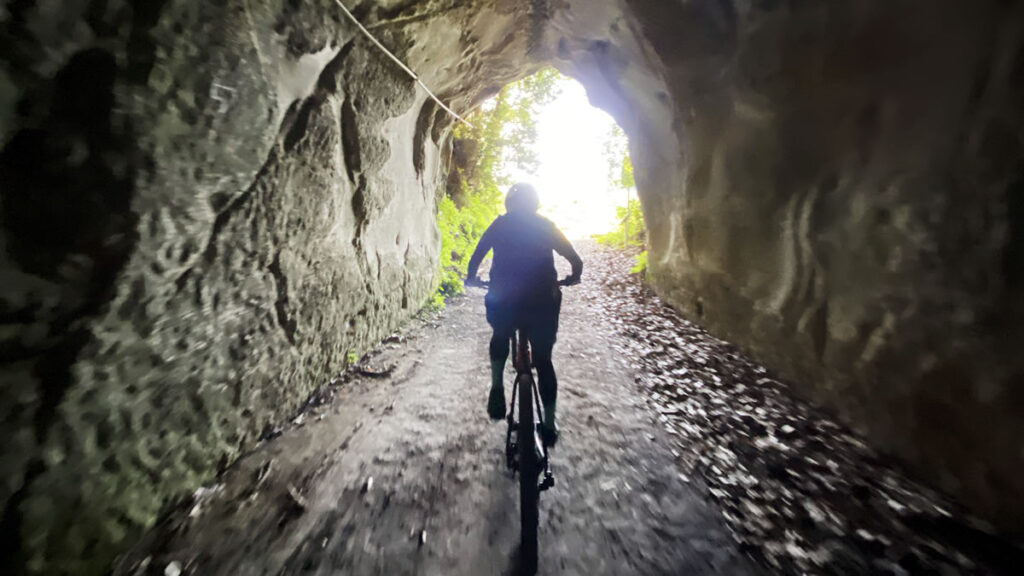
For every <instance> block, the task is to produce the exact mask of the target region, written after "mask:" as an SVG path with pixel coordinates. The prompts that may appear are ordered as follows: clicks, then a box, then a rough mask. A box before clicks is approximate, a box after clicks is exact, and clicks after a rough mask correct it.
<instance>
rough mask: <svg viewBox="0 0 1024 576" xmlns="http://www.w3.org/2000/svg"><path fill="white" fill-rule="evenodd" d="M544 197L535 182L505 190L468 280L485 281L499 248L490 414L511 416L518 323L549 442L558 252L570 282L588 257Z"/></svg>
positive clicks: (491, 292) (490, 296)
mask: <svg viewBox="0 0 1024 576" xmlns="http://www.w3.org/2000/svg"><path fill="white" fill-rule="evenodd" d="M539 206H540V201H539V199H538V197H537V191H536V190H535V189H534V188H533V186H531V185H529V184H524V183H519V184H515V185H513V186H512V187H511V188H509V191H508V193H507V194H506V195H505V212H506V213H505V214H503V215H501V216H498V217H497V218H496V219H495V220H494V222H492V223H491V225H490V226H489V227H488V228H487V230H486V231H485V232H484V234H483V236H481V237H480V242H479V243H477V246H476V250H474V251H473V256H472V257H471V258H470V259H469V268H468V270H467V274H466V284H467V285H469V286H472V285H480V284H481V281H480V279H479V278H478V277H477V270H478V268H479V267H480V262H481V261H482V260H483V258H484V256H486V255H487V252H489V251H490V250H492V249H493V250H494V261H493V263H492V264H491V273H490V276H491V279H490V288H489V289H488V291H487V296H486V298H485V299H484V303H485V304H486V308H487V322H488V324H490V325H491V327H492V328H493V329H494V334H493V335H492V336H491V345H490V356H491V392H490V395H489V397H488V401H487V413H488V414H489V415H490V417H491V418H492V419H494V420H501V419H502V418H504V417H505V411H506V410H507V405H506V404H505V386H504V381H503V378H502V376H503V373H504V371H505V361H506V360H507V359H508V352H509V339H510V338H511V337H512V333H513V332H514V331H515V329H516V328H517V327H518V326H523V327H525V328H526V333H527V335H528V337H529V340H530V345H531V347H532V350H533V363H534V365H535V366H536V367H537V376H538V387H539V388H540V397H541V402H542V403H543V404H544V426H543V427H542V428H541V435H542V437H543V440H544V442H545V443H546V444H547V445H549V446H550V445H553V444H554V443H555V442H556V441H557V440H558V426H557V425H556V424H555V401H556V399H557V396H558V379H557V378H556V377H555V368H554V366H553V365H552V364H551V350H552V348H553V347H554V345H555V334H556V333H557V332H558V313H559V311H560V310H561V307H562V291H561V290H560V289H559V287H558V276H557V272H556V271H555V260H554V256H553V254H552V252H557V253H558V254H559V255H561V256H562V257H563V258H565V259H566V260H568V261H569V263H570V264H571V265H572V274H571V275H570V276H569V277H568V278H567V279H566V284H567V285H572V284H578V283H579V281H580V275H581V274H582V273H583V261H582V260H580V257H579V254H577V253H576V250H575V249H573V247H572V244H570V243H569V241H568V240H566V238H565V235H564V234H562V232H561V231H560V230H559V229H558V228H557V227H556V226H555V225H554V224H553V223H552V222H551V221H550V220H548V219H547V218H544V217H543V216H541V215H539V214H537V209H538V207H539Z"/></svg>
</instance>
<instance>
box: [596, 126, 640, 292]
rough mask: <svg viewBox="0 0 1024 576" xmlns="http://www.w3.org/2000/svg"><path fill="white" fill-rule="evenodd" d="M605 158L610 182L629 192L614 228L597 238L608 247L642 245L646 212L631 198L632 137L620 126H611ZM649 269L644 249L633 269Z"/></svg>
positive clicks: (616, 211)
mask: <svg viewBox="0 0 1024 576" xmlns="http://www.w3.org/2000/svg"><path fill="white" fill-rule="evenodd" d="M605 158H606V160H607V162H608V181H609V183H610V184H611V186H612V187H613V188H618V189H619V190H622V191H624V192H625V193H626V205H625V206H619V207H618V208H616V209H615V218H616V225H615V228H613V229H612V230H611V231H609V232H608V233H606V234H598V235H596V236H594V237H595V238H596V239H597V241H598V242H600V243H601V244H604V245H606V246H613V247H624V246H640V247H643V246H644V243H645V242H646V239H647V229H646V227H645V225H644V215H643V212H642V211H641V210H640V201H639V200H638V199H634V198H630V192H631V191H632V190H633V189H634V188H636V181H635V180H634V179H633V161H632V160H631V159H630V157H629V140H628V139H627V138H626V134H625V133H624V132H623V131H622V129H621V128H619V127H618V126H615V127H614V128H613V129H612V132H611V134H609V135H608V140H607V141H606V142H605ZM641 257H642V258H643V260H642V262H641ZM646 268H647V252H646V251H644V252H643V253H641V254H640V256H637V266H636V267H634V269H633V271H634V272H639V271H642V270H643V269H646Z"/></svg>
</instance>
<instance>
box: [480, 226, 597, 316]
mask: <svg viewBox="0 0 1024 576" xmlns="http://www.w3.org/2000/svg"><path fill="white" fill-rule="evenodd" d="M492 249H493V250H494V262H493V264H492V265H491V285H490V290H489V291H488V294H487V300H488V302H489V303H500V304H505V303H508V304H512V303H517V302H528V301H533V300H536V299H543V298H546V297H547V296H549V295H551V294H552V293H553V292H557V290H556V288H557V283H558V273H557V272H556V270H555V259H554V252H557V253H558V254H559V255H561V256H562V257H563V258H565V259H566V260H568V261H569V263H570V264H571V265H572V276H573V277H574V278H576V279H578V278H579V276H580V274H581V273H582V272H583V261H582V260H580V257H579V255H578V254H577V253H576V250H575V249H573V247H572V244H570V243H569V241H568V240H566V238H565V235H564V234H562V232H561V231H560V230H559V229H558V228H557V227H555V225H554V223H552V222H551V221H550V220H548V219H547V218H544V217H543V216H540V215H538V214H535V213H527V214H517V213H511V214H504V215H502V216H498V217H497V218H496V219H495V220H494V222H492V223H491V225H490V226H489V227H488V228H487V230H486V231H485V232H484V234H483V236H481V237H480V242H479V243H478V244H477V245H476V250H474V251H473V256H472V257H471V258H470V259H469V269H468V273H467V276H468V277H469V278H475V277H476V275H477V270H478V269H479V267H480V262H481V261H482V260H483V259H484V256H486V255H487V252H489V251H490V250H492Z"/></svg>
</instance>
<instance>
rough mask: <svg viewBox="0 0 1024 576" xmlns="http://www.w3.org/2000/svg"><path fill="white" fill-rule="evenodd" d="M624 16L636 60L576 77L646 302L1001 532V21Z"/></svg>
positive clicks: (1016, 520)
mask: <svg viewBox="0 0 1024 576" xmlns="http://www.w3.org/2000/svg"><path fill="white" fill-rule="evenodd" d="M628 5H629V6H630V7H631V8H632V14H633V15H634V17H635V21H634V24H635V25H638V26H639V28H640V29H641V30H642V34H643V36H644V38H645V40H646V42H647V43H646V47H647V48H648V50H649V52H645V53H644V54H645V55H646V54H650V51H653V53H654V55H655V56H647V57H646V59H645V58H643V57H642V56H640V55H638V54H636V53H635V52H634V50H635V48H631V47H630V46H629V43H628V42H622V41H620V40H613V41H612V43H611V45H610V46H608V45H600V46H598V47H596V48H595V47H594V45H593V43H591V45H590V48H589V52H588V54H591V55H592V58H594V59H595V60H597V61H598V63H599V65H598V69H599V70H600V73H595V72H593V71H591V72H587V73H586V74H583V75H581V76H580V77H581V78H582V79H583V80H584V82H585V83H587V84H588V85H590V86H593V85H595V84H597V83H595V82H592V81H591V78H592V77H593V76H595V75H596V76H600V78H601V79H607V78H614V79H615V80H613V81H610V82H609V83H608V85H609V89H607V90H605V91H604V92H603V93H602V94H601V96H602V97H603V98H605V99H606V100H608V101H610V102H611V103H612V106H611V109H612V110H614V111H615V112H616V115H617V117H618V118H619V120H620V122H621V123H622V124H623V126H624V128H625V129H626V130H627V132H628V133H630V135H631V137H632V138H633V156H634V162H635V165H636V170H637V172H636V174H637V182H638V186H639V191H640V195H641V199H642V200H643V206H644V212H645V215H646V217H647V221H648V224H649V230H650V244H651V245H650V258H649V261H650V263H651V279H652V280H653V282H654V284H655V286H656V287H657V288H658V290H659V292H660V293H661V294H662V295H663V296H665V297H666V298H667V299H668V300H669V301H670V302H672V303H673V304H674V305H675V306H677V307H679V308H680V309H681V310H682V311H684V313H686V314H687V316H688V317H690V318H691V319H693V320H696V321H699V322H700V323H701V324H703V325H705V326H707V327H708V328H709V329H710V330H711V331H712V332H714V333H715V334H716V335H718V336H720V337H723V338H725V339H728V340H730V341H733V342H736V343H738V344H740V345H742V346H743V347H744V348H746V349H747V350H749V351H750V352H752V353H753V354H754V355H755V356H756V357H758V358H759V359H761V360H763V361H764V362H766V363H768V364H769V365H770V366H772V367H773V368H775V369H776V370H778V371H780V372H781V373H782V374H783V375H785V376H786V377H788V378H790V379H791V380H793V381H795V382H797V383H798V385H800V386H801V387H802V392H803V394H804V395H805V396H807V397H809V398H811V399H813V400H815V401H816V402H818V403H819V404H822V405H824V406H828V407H831V408H833V409H834V410H835V411H836V412H837V413H838V415H839V416H840V417H841V418H842V419H843V420H844V421H846V422H847V423H849V424H851V425H853V426H854V427H855V428H856V429H857V430H859V431H861V432H864V433H866V434H867V435H868V437H869V438H871V439H872V440H873V441H874V442H875V443H876V445H878V446H879V447H881V448H882V449H884V450H886V451H888V452H890V453H894V454H897V455H899V456H900V457H902V458H904V459H906V460H907V461H908V462H910V463H911V464H912V465H913V467H914V468H915V469H916V470H917V472H918V473H919V474H920V475H921V477H923V478H929V479H930V480H931V482H932V483H934V484H936V485H937V486H939V487H940V488H942V489H944V490H946V491H948V492H949V493H952V494H955V495H957V496H958V497H960V498H962V499H963V500H964V501H966V502H968V503H970V504H971V505H972V506H974V507H975V509H976V510H978V511H979V512H981V513H983V514H985V515H988V516H990V517H993V518H996V519H997V520H998V521H1001V522H1003V523H1004V525H1005V526H1008V527H1011V528H1012V529H1014V530H1018V531H1020V530H1024V504H1022V503H1024V499H1022V498H1021V494H1024V477H1022V476H1021V474H1020V470H1021V469H1022V467H1024V440H1022V438H1024V404H1022V403H1021V398H1022V396H1021V394H1022V391H1024V387H1022V383H1024V380H1022V374H1024V359H1022V356H1021V355H1020V353H1019V350H1020V349H1021V348H1022V346H1024V332H1022V329H1021V319H1022V313H1024V308H1022V306H1024V292H1022V283H1021V281H1020V279H1021V274H1022V270H1024V260H1022V258H1021V254H1022V248H1021V246H1022V245H1021V238H1022V237H1021V233H1020V229H1021V226H1022V219H1021V215H1022V213H1021V208H1020V206H1021V194H1022V182H1024V180H1022V178H1024V139H1022V138H1024V131H1022V126H1024V123H1022V120H1024V115H1022V112H1024V108H1022V104H1021V103H1022V102H1024V98H1022V96H1024V49H1022V45H1021V42H1022V40H1024V11H1022V6H1021V5H1020V4H1019V3H1003V2H982V3H971V4H969V5H968V4H965V3H962V2H951V1H943V2H938V3H933V4H931V5H929V8H928V9H927V10H926V11H922V10H921V6H920V4H917V3H913V2H901V1H898V2H856V3H846V2H841V3H825V4H814V3H802V2H753V3H749V4H748V3H735V4H733V3H713V2H656V1H653V0H652V1H639V0H638V1H633V2H628ZM581 14H582V13H581ZM580 17H582V16H580ZM572 24H573V22H572V21H569V22H568V23H567V24H565V26H567V27H568V26H571V25H572ZM565 55H566V56H567V57H568V59H569V60H575V61H579V60H580V58H579V57H577V56H576V53H575V51H574V49H573V43H572V42H569V49H568V50H567V53H566V54H565ZM570 69H571V66H570ZM645 74H646V75H649V76H652V77H656V78H657V79H658V80H660V81H661V83H662V85H663V86H664V88H662V89H663V90H665V92H663V93H662V92H658V91H657V90H658V88H657V87H656V83H652V82H649V81H644V80H643V79H642V78H640V77H641V76H643V75H645ZM666 94H667V97H663V96H665V95H666Z"/></svg>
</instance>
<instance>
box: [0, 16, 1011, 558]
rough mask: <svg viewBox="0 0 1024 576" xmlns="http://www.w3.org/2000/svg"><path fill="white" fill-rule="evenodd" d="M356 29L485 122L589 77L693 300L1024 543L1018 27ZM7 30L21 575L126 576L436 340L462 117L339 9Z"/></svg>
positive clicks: (751, 19)
mask: <svg viewBox="0 0 1024 576" xmlns="http://www.w3.org/2000/svg"><path fill="white" fill-rule="evenodd" d="M347 4H349V5H350V6H352V7H354V11H355V13H356V15H357V16H358V17H359V18H360V19H362V20H363V21H364V22H366V23H367V25H368V26H369V27H370V29H371V30H373V32H374V33H375V34H377V35H379V36H380V37H381V38H382V40H383V41H384V42H385V43H386V44H387V45H389V46H392V47H395V48H396V49H397V51H398V53H399V54H400V55H401V56H402V57H403V58H405V59H406V60H407V61H408V62H409V64H410V65H411V66H412V67H413V68H414V69H416V70H418V71H420V72H421V73H422V74H423V79H424V81H425V82H426V83H427V84H428V85H429V86H431V87H433V88H435V90H436V91H437V92H438V93H439V94H440V95H441V96H442V97H443V98H445V99H449V100H451V102H452V104H453V106H454V108H455V109H457V110H467V109H469V108H471V107H472V106H473V105H474V104H475V103H478V102H480V101H481V100H482V99H483V98H485V97H486V96H487V95H489V94H493V93H495V92H496V91H497V90H498V88H500V86H502V85H503V84H505V83H507V82H509V81H512V80H515V79H517V78H520V77H522V76H524V75H526V74H528V73H530V72H532V71H533V70H535V69H537V67H538V66H539V65H540V63H541V62H545V61H546V62H550V63H552V64H554V65H555V66H556V67H558V68H559V69H561V70H562V71H564V72H566V73H568V74H571V75H573V76H574V77H576V78H578V79H579V80H581V81H582V82H583V83H584V85H585V86H586V87H587V89H588V91H589V93H590V95H591V98H592V100H593V101H594V102H595V103H596V104H598V105H600V106H602V107H604V108H606V109H608V110H609V111H611V112H612V113H613V114H614V115H615V116H616V118H617V119H618V121H619V122H620V124H622V126H623V127H624V128H625V129H626V131H627V132H628V133H629V134H630V138H631V147H632V152H633V157H634V164H635V167H636V175H637V181H638V186H639V189H640V194H641V197H642V199H643V202H644V210H645V215H646V217H647V220H648V223H649V230H650V241H651V248H650V250H651V258H650V261H651V279H652V281H653V282H654V284H655V285H656V287H657V288H658V289H659V291H660V292H661V293H662V294H663V295H665V296H666V297H667V298H668V299H669V300H670V301H672V302H673V303H674V304H675V305H677V306H678V307H680V309H682V310H683V311H685V312H686V313H688V314H690V315H691V317H693V318H694V319H696V320H699V321H700V322H701V323H703V324H705V325H707V326H708V327H709V328H711V329H712V330H713V331H715V332H716V333H717V334H718V335H720V336H722V337H725V338H729V339H731V340H733V341H735V342H737V343H739V344H741V345H743V346H744V347H746V348H748V349H749V350H750V351H751V352H753V353H754V354H755V355H757V356H758V357H760V358H761V359H763V360H764V361H766V362H768V363H769V364H770V365H771V366H773V367H775V368H776V369H778V370H779V371H780V372H781V373H782V374H784V375H786V376H788V377H790V378H791V379H793V380H794V381H795V382H797V383H798V389H799V391H801V392H802V393H804V394H805V395H807V396H808V397H810V398H812V399H815V400H817V401H818V402H819V403H821V404H823V405H825V406H829V407H832V408H833V409H835V410H836V411H837V412H838V413H839V414H840V416H842V417H843V418H844V419H846V420H847V421H848V422H850V423H851V424H853V425H854V426H856V427H857V428H859V429H860V430H862V431H864V432H866V433H867V434H869V435H870V436H871V437H872V438H873V439H874V440H875V441H876V442H877V443H878V444H879V445H880V446H882V447H884V448H886V449H888V450H890V451H891V452H893V453H895V454H898V455H900V456H901V457H903V458H904V459H906V460H907V461H908V462H910V463H911V464H912V465H914V466H915V467H916V469H917V470H919V471H920V473H921V474H922V476H923V477H925V478H931V479H933V481H934V483H937V484H939V485H941V486H942V487H944V488H945V489H947V490H949V491H951V492H952V493H954V494H957V495H959V496H960V497H961V498H963V499H964V500H965V501H967V502H970V503H971V504H972V505H973V506H974V507H975V508H976V509H977V510H979V511H981V512H982V513H985V514H987V515H989V516H991V517H996V518H998V519H999V520H1001V521H1002V522H1003V523H1004V525H1007V526H1011V527H1014V528H1016V529H1020V528H1021V519H1022V518H1024V510H1022V509H1021V508H1020V502H1021V499H1020V498H1019V496H1020V495H1021V494H1024V486H1022V482H1024V481H1022V480H1021V479H1020V478H1019V475H1017V474H1016V473H1015V471H1017V470H1019V469H1020V465H1021V457H1022V446H1021V440H1020V438H1021V437H1024V435H1022V434H1021V432H1024V430H1022V428H1024V422H1022V418H1024V416H1022V414H1024V400H1022V398H1024V396H1022V394H1024V380H1022V378H1024V377H1022V374H1024V369H1022V361H1021V360H1020V359H1018V357H1017V355H1016V354H1015V350H1016V349H1017V348H1019V347H1020V344H1021V343H1022V339H1021V332H1020V328H1019V327H1018V326H1017V325H1018V324H1019V320H1020V319H1021V318H1022V313H1021V302H1022V300H1021V297H1020V296H1021V285H1022V283H1021V278H1022V274H1021V272H1020V270H1021V263H1022V259H1024V256H1022V254H1024V249H1022V247H1021V233H1020V222H1021V212H1022V210H1021V204H1022V202H1021V199H1020V195H1021V191H1020V187H1021V182H1022V180H1021V117H1020V112H1021V110H1020V102H1022V101H1024V98H1022V96H1024V93H1022V83H1024V80H1022V78H1024V65H1022V60H1021V49H1020V41H1021V34H1022V31H1021V27H1020V23H1021V22H1022V21H1024V19H1022V18H1021V14H1020V13H1019V12H1020V8H1019V6H1018V5H1017V4H1013V3H1003V2H996V1H994V0H993V1H990V2H980V3H972V5H971V6H966V4H965V3H959V2H952V1H940V2H938V3H936V4H935V6H933V7H931V8H929V10H928V11H927V12H923V11H922V10H921V9H920V7H919V6H915V5H914V3H911V2H908V1H902V2H900V1H897V2H881V1H878V2H875V1H871V2H857V3H848V2H843V3H829V4H828V5H811V4H810V3H805V2H783V1H760V2H755V3H753V4H749V5H748V4H746V3H737V4H730V3H727V2H710V1H692V2H664V1H656V0H629V1H614V0H601V1H588V2H583V1H582V0H581V1H562V2H554V1H552V2H546V1H542V0H534V1H532V2H529V3H526V2H518V1H512V0H478V1H476V2H460V1H454V0H450V1H443V0H431V1H422V2H416V1H379V2H366V1H364V2H360V3H355V2H352V3H347ZM0 29H2V31H0V46H2V47H3V51H2V54H3V56H2V58H0V139H2V146H3V151H2V153H0V186H2V196H0V215H2V226H0V258H2V260H0V275H2V278H3V290H2V293H0V297H2V300H0V316H2V318H3V328H2V332H0V362H2V364H3V367H2V372H3V386H2V388H0V426H2V430H0V432H2V434H3V435H4V437H5V439H6V441H5V443H4V448H3V453H2V461H3V466H2V470H0V473H2V483H0V506H2V510H3V516H2V519H0V545H2V546H4V547H5V549H4V550H2V552H3V554H0V556H2V557H3V558H4V559H5V561H7V562H8V563H9V566H5V567H4V568H5V570H4V572H5V573H17V572H19V571H28V572H33V573H82V572H99V571H102V570H103V568H104V567H105V565H106V563H107V562H108V561H109V560H110V558H111V557H112V555H113V554H115V553H116V552H117V551H119V550H122V549H124V548H125V547H126V546H128V545H130V544H131V542H132V541H133V540H134V538H135V536H136V535H137V534H138V533H139V531H140V530H142V529H143V528H144V527H145V526H147V525H148V524H149V523H151V522H152V521H153V519H154V518H155V517H156V515H157V513H158V511H159V510H160V509H161V507H162V506H164V505H166V504H168V503H170V502H173V501H174V500H175V499H176V498H180V497H181V496H182V495H184V494H187V493H188V492H189V491H191V490H192V489H194V488H195V487H196V486H198V485H199V484H201V483H202V482H204V481H207V480H208V479H209V478H211V477H212V475H213V474H214V473H215V472H216V470H217V469H219V468H220V467H223V466H225V465H227V464H229V463H230V462H231V461H233V460H234V459H235V458H236V457H237V456H238V455H239V454H240V453H241V452H242V451H244V450H246V449H247V448H249V447H251V446H252V445H253V444H254V442H255V441H256V439H257V438H258V437H259V436H260V435H261V434H262V433H263V432H265V431H268V430H271V429H273V428H274V427H275V426H276V425H278V424H280V423H281V422H283V421H284V420H285V419H287V417H288V415H289V414H291V413H292V412H293V411H294V409H295V408H296V407H297V406H298V405H299V404H300V403H301V402H302V401H303V399H304V398H305V397H306V396H307V395H308V394H309V393H310V392H311V391H312V390H313V389H315V388H316V387H317V386H318V385H320V384H322V383H324V382H325V381H326V380H327V379H328V378H330V376H331V375H332V374H335V373H336V372H337V371H338V370H340V369H341V368H342V367H343V366H344V364H345V357H346V355H347V353H348V351H350V350H355V351H358V350H360V349H362V348H364V347H365V346H367V345H369V344H370V343H371V342H373V341H374V340H376V339H378V338H380V337H381V336H383V335H385V334H387V333H388V332H389V331H390V330H392V329H393V328H394V327H396V326H397V325H399V324H400V323H401V322H402V321H403V320H405V319H406V318H408V317H409V316H410V315H411V314H412V313H414V312H415V311H416V310H417V309H418V308H419V306H420V305H421V303H422V302H423V301H424V299H425V298H426V297H427V296H428V294H429V293H430V291H431V288H432V286H433V275H434V271H435V267H436V263H437V256H436V254H437V249H438V234H437V230H436V224H435V221H434V220H435V217H434V213H435V202H436V198H437V195H438V194H440V193H442V190H443V187H444V173H445V166H446V162H447V156H448V148H447V147H448V136H449V134H450V125H451V121H452V120H451V119H450V118H449V117H448V116H447V115H445V114H443V113H441V112H439V111H438V110H437V108H436V107H435V106H434V105H433V104H432V103H431V102H430V101H428V100H427V99H426V98H425V95H424V94H423V93H422V92H421V91H418V90H416V89H415V87H414V86H413V84H412V82H411V81H410V80H409V79H408V78H406V77H404V76H402V75H401V74H400V72H399V71H398V70H397V69H396V68H395V66H394V65H393V64H391V63H389V62H388V61H387V60H386V59H385V58H384V57H383V56H382V55H381V54H380V53H379V52H377V51H376V50H374V49H373V48H372V47H371V46H370V45H369V44H368V43H367V42H366V41H365V40H363V39H361V38H359V37H358V35H357V33H356V31H355V30H354V29H353V28H352V27H351V26H350V25H349V24H347V23H346V22H344V21H343V19H342V15H341V13H340V11H339V10H338V9H337V8H336V6H335V5H334V3H333V0H314V1H306V2H299V1H293V0H278V1H272V2H253V1H251V0H229V1H226V2H222V3H217V4H213V3H206V2H201V3H197V2H186V1H183V0H160V1H153V2H148V1H146V2H144V1H141V0H139V1H134V2H129V1H117V0H108V1H99V0H92V1H90V0H77V1H73V0H66V1H63V2H58V1H47V2H36V3H32V2H6V3H4V4H3V10H2V11H0Z"/></svg>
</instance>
